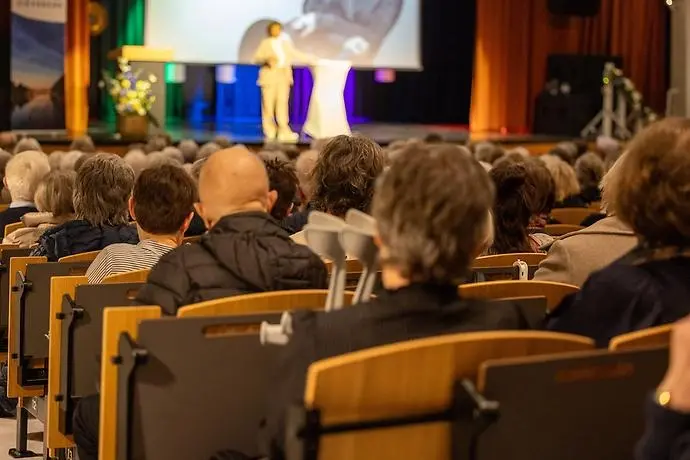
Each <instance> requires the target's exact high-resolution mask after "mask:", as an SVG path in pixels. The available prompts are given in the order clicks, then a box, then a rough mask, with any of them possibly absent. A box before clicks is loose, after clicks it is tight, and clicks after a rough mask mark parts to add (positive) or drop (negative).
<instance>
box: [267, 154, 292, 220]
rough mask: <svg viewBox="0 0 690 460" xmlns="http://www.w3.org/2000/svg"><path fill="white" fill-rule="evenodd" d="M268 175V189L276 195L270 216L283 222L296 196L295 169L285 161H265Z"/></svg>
mask: <svg viewBox="0 0 690 460" xmlns="http://www.w3.org/2000/svg"><path fill="white" fill-rule="evenodd" d="M265 164H266V172H267V173H268V183H269V189H270V190H275V191H276V192H277V193H278V200H277V201H276V204H275V205H274V206H273V209H272V210H271V215H272V216H273V217H274V218H275V219H278V220H283V219H285V218H286V217H287V216H288V213H289V212H290V206H292V203H293V202H294V200H295V196H296V195H297V174H296V173H295V168H294V167H293V166H292V165H291V164H289V163H286V162H285V161H281V160H279V159H277V158H273V159H270V160H266V161H265Z"/></svg>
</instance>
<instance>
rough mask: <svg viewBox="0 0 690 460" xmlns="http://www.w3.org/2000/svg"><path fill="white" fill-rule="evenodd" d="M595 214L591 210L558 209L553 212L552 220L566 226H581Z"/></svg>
mask: <svg viewBox="0 0 690 460" xmlns="http://www.w3.org/2000/svg"><path fill="white" fill-rule="evenodd" d="M592 214H594V213H593V212H592V210H591V209H589V208H557V209H553V210H551V218H552V219H554V220H556V221H558V222H559V223H561V224H565V225H580V224H582V221H583V220H585V219H586V218H588V217H589V216H591V215H592Z"/></svg>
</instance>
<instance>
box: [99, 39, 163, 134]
mask: <svg viewBox="0 0 690 460" xmlns="http://www.w3.org/2000/svg"><path fill="white" fill-rule="evenodd" d="M121 57H123V58H126V59H128V60H129V62H130V63H131V64H132V67H134V68H135V69H136V68H140V69H142V70H143V75H148V74H154V75H155V76H156V77H157V78H158V80H157V81H156V83H153V84H152V85H151V90H152V92H153V95H154V96H156V102H155V103H154V104H153V108H152V109H151V115H153V116H154V117H155V118H156V120H158V122H159V123H160V129H161V130H165V105H166V91H165V64H166V63H167V62H171V61H173V60H174V58H175V53H174V51H173V50H172V49H156V48H148V47H146V46H132V45H125V46H123V47H121V48H117V49H114V50H112V51H111V52H110V53H108V59H111V60H117V59H119V58H121Z"/></svg>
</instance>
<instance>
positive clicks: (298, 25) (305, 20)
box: [289, 13, 316, 38]
mask: <svg viewBox="0 0 690 460" xmlns="http://www.w3.org/2000/svg"><path fill="white" fill-rule="evenodd" d="M289 25H290V27H292V29H293V30H295V31H298V32H299V36H300V37H302V38H305V37H308V36H309V35H311V34H312V33H314V30H316V13H307V14H305V15H303V16H300V17H298V18H297V19H295V20H294V21H292V22H291V23H290V24H289Z"/></svg>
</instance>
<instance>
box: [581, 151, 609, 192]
mask: <svg viewBox="0 0 690 460" xmlns="http://www.w3.org/2000/svg"><path fill="white" fill-rule="evenodd" d="M604 172H605V171H604V162H603V160H602V159H601V158H600V157H599V156H598V155H597V154H596V153H591V152H590V153H585V154H584V155H582V156H581V157H580V158H578V159H577V161H576V162H575V174H576V176H577V180H578V182H579V183H580V189H581V190H582V191H581V193H580V197H582V200H583V201H584V202H585V203H587V204H590V203H593V202H595V201H601V191H600V190H599V184H600V183H601V179H602V178H603V177H604Z"/></svg>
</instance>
